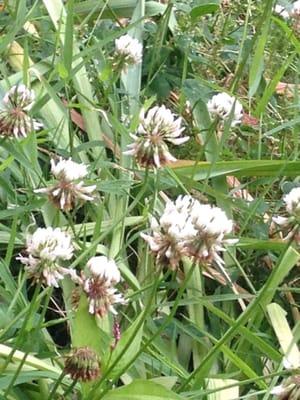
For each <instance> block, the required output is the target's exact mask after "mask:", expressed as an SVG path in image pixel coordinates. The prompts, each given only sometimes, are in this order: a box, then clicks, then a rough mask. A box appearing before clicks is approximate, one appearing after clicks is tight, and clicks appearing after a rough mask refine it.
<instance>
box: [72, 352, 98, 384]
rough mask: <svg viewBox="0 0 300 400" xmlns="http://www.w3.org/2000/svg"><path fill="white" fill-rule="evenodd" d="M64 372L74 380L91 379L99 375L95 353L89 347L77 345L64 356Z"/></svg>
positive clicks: (86, 380)
mask: <svg viewBox="0 0 300 400" xmlns="http://www.w3.org/2000/svg"><path fill="white" fill-rule="evenodd" d="M64 372H65V373H66V374H70V375H71V378H72V379H74V380H77V379H78V380H81V381H83V382H88V381H93V380H95V379H96V378H98V376H99V375H100V362H99V358H98V356H97V353H96V352H95V351H94V350H92V349H91V348H89V347H79V348H76V349H74V350H73V351H72V353H71V354H70V355H69V356H68V357H66V362H65V368H64Z"/></svg>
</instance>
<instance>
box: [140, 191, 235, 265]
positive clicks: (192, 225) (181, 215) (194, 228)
mask: <svg viewBox="0 0 300 400" xmlns="http://www.w3.org/2000/svg"><path fill="white" fill-rule="evenodd" d="M232 228H233V224H232V221H231V220H229V219H228V218H227V216H226V214H225V213H224V211H222V210H221V209H220V208H218V207H213V206H210V205H208V204H201V203H200V202H199V201H198V200H196V199H193V198H192V197H191V196H179V197H178V198H177V200H176V201H175V202H172V201H169V202H167V204H166V206H165V209H164V212H163V214H162V215H161V217H160V219H159V221H157V220H156V219H152V222H151V229H152V234H150V235H149V234H144V233H142V234H141V236H142V237H143V238H144V239H145V240H146V242H147V243H148V244H149V247H150V249H151V251H152V252H153V253H154V255H155V257H156V260H157V262H158V263H160V264H167V265H169V267H170V268H171V269H176V268H177V267H178V264H179V262H180V260H181V258H182V257H183V256H188V257H191V258H193V259H196V260H198V261H200V262H201V263H203V264H211V263H212V262H216V263H218V264H219V265H222V264H223V260H222V258H221V257H220V255H219V252H221V251H224V244H226V243H230V242H229V241H227V240H226V239H225V236H226V235H227V234H229V233H231V231H232Z"/></svg>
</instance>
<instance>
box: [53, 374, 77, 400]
mask: <svg viewBox="0 0 300 400" xmlns="http://www.w3.org/2000/svg"><path fill="white" fill-rule="evenodd" d="M65 376H66V373H65V372H64V371H62V373H61V374H60V375H59V377H58V378H57V379H56V380H55V384H54V386H53V388H52V390H51V392H50V395H49V397H48V398H47V400H52V399H54V396H55V394H56V392H57V389H58V388H59V385H60V384H61V383H62V381H63V379H64V377H65ZM73 383H74V382H72V385H71V386H72V388H73V387H74V386H73ZM76 383H77V381H75V384H76ZM64 398H65V397H64Z"/></svg>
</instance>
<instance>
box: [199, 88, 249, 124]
mask: <svg viewBox="0 0 300 400" xmlns="http://www.w3.org/2000/svg"><path fill="white" fill-rule="evenodd" d="M233 108H234V111H233V114H232V121H231V126H236V125H238V124H240V123H241V121H242V118H243V106H242V104H241V103H240V102H239V101H238V100H237V99H236V98H235V97H232V96H229V94H227V93H218V94H216V95H215V96H213V97H212V98H211V99H210V100H209V102H208V103H207V109H208V111H209V113H210V115H211V117H212V118H215V117H218V118H220V119H221V120H223V121H224V120H227V119H229V117H230V116H231V113H232V110H233Z"/></svg>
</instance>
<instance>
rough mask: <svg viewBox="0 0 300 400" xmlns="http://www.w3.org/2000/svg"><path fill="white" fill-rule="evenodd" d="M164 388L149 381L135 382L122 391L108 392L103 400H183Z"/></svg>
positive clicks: (121, 389)
mask: <svg viewBox="0 0 300 400" xmlns="http://www.w3.org/2000/svg"><path fill="white" fill-rule="evenodd" d="M182 399H183V398H182V397H181V396H179V395H177V394H176V393H174V392H171V391H170V390H168V389H166V388H165V387H164V386H162V385H159V384H157V383H154V382H152V381H147V380H135V381H134V382H132V383H130V384H129V385H127V386H124V387H122V388H120V389H113V390H111V391H110V392H108V393H107V394H106V395H105V396H104V397H103V400H182Z"/></svg>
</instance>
